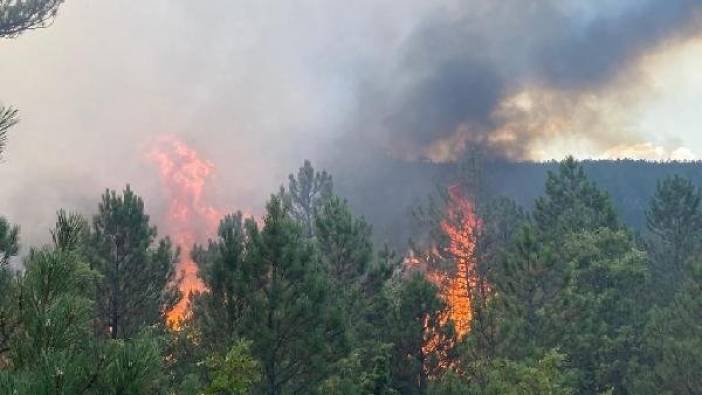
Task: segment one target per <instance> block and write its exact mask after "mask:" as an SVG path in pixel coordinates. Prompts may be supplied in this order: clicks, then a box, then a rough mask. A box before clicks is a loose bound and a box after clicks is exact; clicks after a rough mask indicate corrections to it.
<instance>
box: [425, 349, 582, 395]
mask: <svg viewBox="0 0 702 395" xmlns="http://www.w3.org/2000/svg"><path fill="white" fill-rule="evenodd" d="M565 359H566V356H565V355H564V354H561V353H559V352H557V351H550V352H548V353H546V355H544V356H543V358H540V359H539V360H538V361H535V362H530V361H529V360H523V361H510V360H502V359H497V360H493V361H491V362H490V363H489V364H488V365H487V366H485V367H484V369H485V370H486V376H487V380H486V382H485V383H484V384H478V383H475V382H473V383H471V382H466V381H465V380H463V379H461V378H460V377H459V376H458V375H456V374H454V373H448V374H446V375H444V376H443V377H442V378H441V379H440V380H438V381H437V382H436V383H434V384H432V386H431V388H430V390H429V392H428V393H429V394H430V395H434V394H436V395H453V394H455V395H459V394H476V395H477V394H481V395H483V394H485V395H503V394H505V395H532V394H533V395H540V394H550V395H570V394H574V393H575V391H574V389H573V387H572V385H571V382H572V375H571V373H570V372H569V371H568V369H567V368H566V367H565V366H566V361H565Z"/></svg>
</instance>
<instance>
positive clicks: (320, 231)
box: [315, 196, 373, 288]
mask: <svg viewBox="0 0 702 395" xmlns="http://www.w3.org/2000/svg"><path fill="white" fill-rule="evenodd" d="M315 229H316V232H315V234H316V238H317V244H318V246H319V249H320V253H321V256H322V263H323V265H324V267H326V268H327V270H328V271H329V274H330V277H331V280H332V286H334V287H340V288H347V287H349V286H351V285H353V284H354V283H357V282H358V280H359V278H360V277H361V276H362V275H363V274H364V273H365V271H366V269H367V266H368V264H369V263H370V262H371V260H372V257H373V244H372V243H371V240H370V233H371V231H370V226H369V225H368V224H367V223H366V221H365V220H363V219H357V218H354V216H353V214H352V213H351V210H350V209H349V207H348V205H347V204H346V202H345V201H343V200H341V199H340V198H338V197H336V196H334V197H332V198H329V199H327V200H326V201H324V202H323V203H322V204H321V205H320V207H319V209H318V212H317V214H316V216H315Z"/></svg>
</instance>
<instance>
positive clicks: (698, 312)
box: [629, 263, 702, 394]
mask: <svg viewBox="0 0 702 395" xmlns="http://www.w3.org/2000/svg"><path fill="white" fill-rule="evenodd" d="M700 295H702V265H701V264H699V263H697V264H695V265H694V266H693V268H692V270H691V271H690V276H689V278H688V279H687V280H686V281H685V283H684V287H683V288H681V289H680V290H679V291H678V292H677V294H676V295H675V297H674V298H673V300H672V303H671V304H670V305H667V306H665V307H654V308H653V309H652V311H651V313H650V320H649V322H648V324H647V326H646V331H645V334H644V341H643V347H642V348H643V355H642V358H641V360H640V361H637V362H636V363H634V364H633V365H634V370H635V374H633V375H632V379H631V383H630V388H629V390H630V393H639V394H652V393H658V394H696V393H699V390H700V388H702V377H701V376H700V374H699V372H700V369H702V353H700V350H702V322H700V317H702V299H701V298H700Z"/></svg>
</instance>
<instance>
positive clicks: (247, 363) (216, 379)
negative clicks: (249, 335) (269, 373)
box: [205, 340, 261, 395]
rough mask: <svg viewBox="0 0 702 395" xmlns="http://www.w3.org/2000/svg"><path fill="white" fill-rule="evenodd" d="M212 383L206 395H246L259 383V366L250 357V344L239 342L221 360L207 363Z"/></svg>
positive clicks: (212, 359)
mask: <svg viewBox="0 0 702 395" xmlns="http://www.w3.org/2000/svg"><path fill="white" fill-rule="evenodd" d="M207 367H208V368H209V369H210V371H211V373H210V375H211V377H212V382H211V383H210V385H209V386H208V387H207V390H206V391H205V392H206V393H207V394H222V395H246V394H248V393H250V392H251V390H252V389H253V388H254V386H255V385H256V384H258V383H259V382H260V381H261V364H260V363H259V362H258V361H257V360H255V359H254V358H253V357H252V356H251V342H249V341H244V340H239V341H237V342H235V343H234V345H233V346H232V347H231V349H230V350H229V352H227V355H225V356H224V357H223V358H222V357H221V356H218V355H215V356H213V357H210V358H209V359H208V361H207Z"/></svg>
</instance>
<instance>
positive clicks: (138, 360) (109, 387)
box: [95, 332, 164, 395]
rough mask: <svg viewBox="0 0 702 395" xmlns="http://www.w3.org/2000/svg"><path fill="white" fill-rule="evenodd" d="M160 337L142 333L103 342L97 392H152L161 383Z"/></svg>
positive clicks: (139, 393)
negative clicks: (130, 337) (132, 336)
mask: <svg viewBox="0 0 702 395" xmlns="http://www.w3.org/2000/svg"><path fill="white" fill-rule="evenodd" d="M162 359H163V357H162V356H161V346H160V343H159V339H158V338H156V337H155V336H154V335H153V334H151V333H149V332H142V333H140V334H138V335H136V337H135V338H132V339H129V340H122V339H116V340H109V341H108V342H107V343H105V345H104V349H103V354H102V363H103V366H102V367H101V371H100V375H99V378H98V380H97V383H96V385H95V393H98V394H114V395H119V394H134V395H141V394H144V395H146V394H153V393H155V392H157V390H158V389H159V388H160V386H161V382H162V380H164V378H163V377H162V371H161V364H162Z"/></svg>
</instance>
